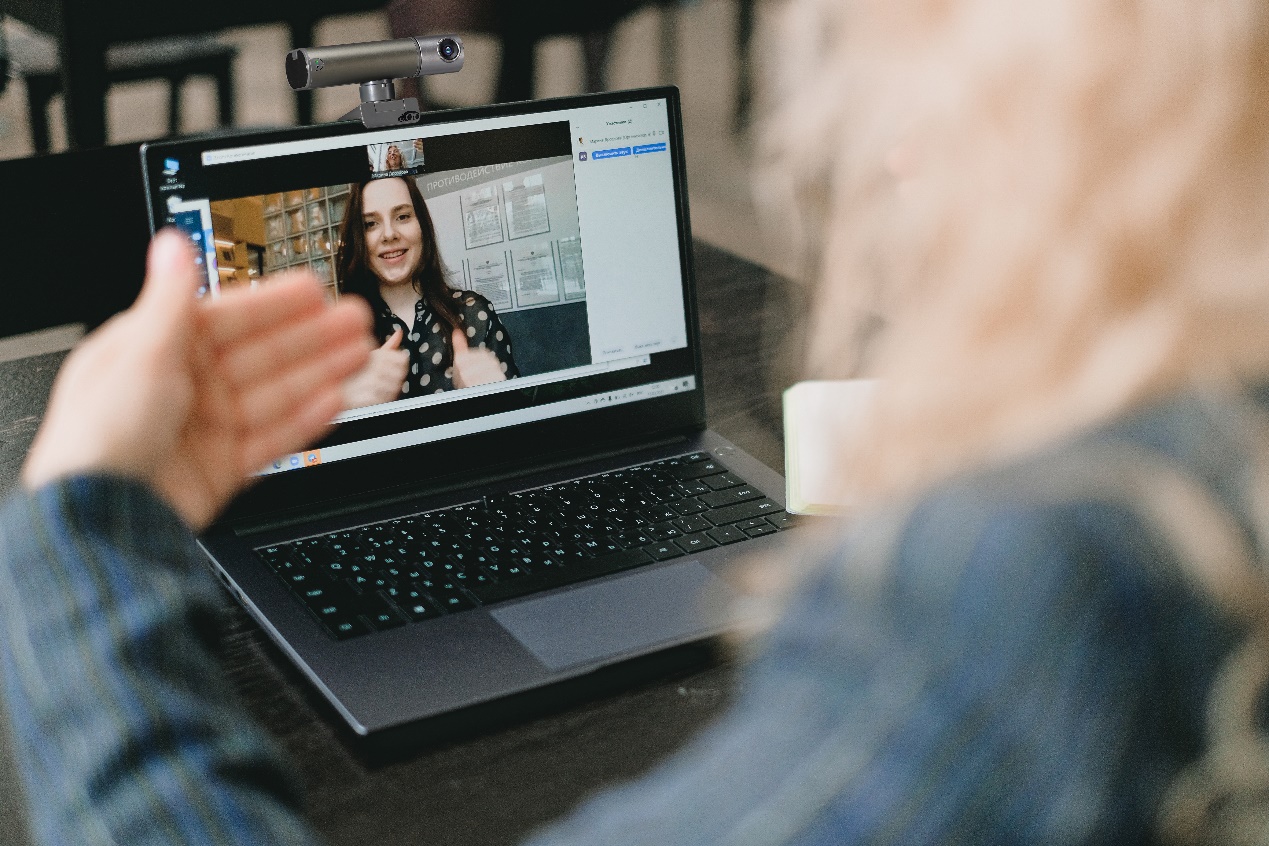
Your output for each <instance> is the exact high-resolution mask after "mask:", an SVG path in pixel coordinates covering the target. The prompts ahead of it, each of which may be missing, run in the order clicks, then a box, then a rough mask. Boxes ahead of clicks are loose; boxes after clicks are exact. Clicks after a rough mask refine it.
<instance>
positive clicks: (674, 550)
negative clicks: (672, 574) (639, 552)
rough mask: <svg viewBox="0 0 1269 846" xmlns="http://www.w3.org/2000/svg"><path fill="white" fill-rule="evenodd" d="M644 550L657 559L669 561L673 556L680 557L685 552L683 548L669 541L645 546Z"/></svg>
mask: <svg viewBox="0 0 1269 846" xmlns="http://www.w3.org/2000/svg"><path fill="white" fill-rule="evenodd" d="M643 551H644V552H646V553H648V554H649V555H651V556H652V558H653V559H654V560H656V561H667V560H669V559H671V558H678V557H679V556H680V555H682V554H683V550H681V549H679V548H678V547H677V546H675V545H674V544H673V543H669V542H667V543H654V544H650V545H648V546H645V547H644V548H643Z"/></svg>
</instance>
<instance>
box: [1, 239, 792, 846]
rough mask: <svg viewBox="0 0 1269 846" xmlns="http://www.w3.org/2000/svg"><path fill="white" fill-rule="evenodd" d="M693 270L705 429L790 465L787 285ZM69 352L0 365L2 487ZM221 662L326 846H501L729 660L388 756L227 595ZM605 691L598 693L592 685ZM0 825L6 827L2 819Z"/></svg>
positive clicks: (740, 264)
mask: <svg viewBox="0 0 1269 846" xmlns="http://www.w3.org/2000/svg"><path fill="white" fill-rule="evenodd" d="M695 249H696V275H697V287H698V297H699V305H700V315H701V330H702V343H703V351H704V361H705V400H706V408H707V412H708V415H709V419H710V424H711V427H712V428H714V429H715V430H716V431H718V432H719V433H720V434H722V435H723V436H724V437H726V438H728V439H729V440H731V441H732V442H734V443H735V444H737V445H738V446H740V447H741V448H742V449H745V450H747V451H748V452H750V453H751V454H752V455H753V456H755V457H756V458H758V459H759V460H760V461H763V462H764V463H766V464H768V465H770V466H771V467H773V468H776V469H781V468H782V466H783V459H782V446H781V437H780V390H781V387H782V385H781V384H780V383H781V382H783V381H785V379H783V378H781V375H780V374H776V373H773V367H772V364H771V362H779V361H784V360H787V352H786V350H785V349H784V348H783V346H782V345H783V344H784V343H785V333H784V332H783V331H781V327H787V326H789V325H791V321H790V318H792V317H793V315H794V314H795V310H794V309H793V308H792V307H791V306H790V303H791V302H792V300H793V298H794V292H793V291H792V290H791V289H790V286H789V285H788V283H786V282H785V281H784V280H782V279H780V278H778V277H775V276H773V275H772V274H770V273H768V272H766V271H764V270H762V269H761V268H759V267H756V266H755V265H752V264H749V263H748V262H745V261H743V260H741V259H738V258H736V257H735V256H732V255H730V254H728V253H725V252H723V251H720V250H718V249H716V248H713V247H710V246H708V245H706V244H702V243H700V242H698V243H697V244H696V248H695ZM63 357H64V354H62V353H54V354H50V355H44V356H38V357H34V358H27V359H21V360H18V361H13V362H7V363H0V489H2V490H8V488H10V487H11V486H12V485H13V484H14V483H15V482H16V479H17V475H18V471H19V468H20V466H21V462H22V458H23V456H24V455H25V453H26V450H27V448H28V447H29V445H30V442H31V439H32V437H33V436H34V434H35V430H36V427H37V426H38V423H39V419H40V416H41V415H42V413H43V411H44V404H45V401H46V399H47V394H48V391H49V387H50V385H51V383H52V379H53V376H54V374H55V372H56V370H57V367H58V366H59V365H60V363H61V360H62V358H63ZM222 617H223V623H224V639H223V643H222V646H221V663H222V665H223V667H224V668H225V671H226V673H227V675H228V677H229V679H230V682H231V683H232V684H233V686H234V687H235V688H236V689H237V690H238V691H239V693H240V694H241V696H242V697H243V699H244V701H245V702H246V704H247V707H248V708H249V710H250V711H251V712H252V713H253V714H254V715H255V716H256V718H257V719H258V720H260V721H261V722H262V723H263V724H264V725H265V726H266V727H267V729H268V730H269V731H270V732H271V733H272V734H273V735H274V736H275V737H276V738H277V739H278V741H279V742H280V744H281V745H282V746H283V747H284V748H285V749H286V750H287V751H288V752H289V753H290V754H291V756H292V757H293V758H294V759H295V761H296V765H297V775H298V776H299V778H300V779H301V780H302V781H303V782H304V784H305V786H306V788H307V801H308V810H309V813H310V814H311V816H312V819H313V821H314V824H315V825H316V827H317V828H318V830H319V831H320V832H322V833H323V834H324V835H325V836H326V837H327V839H328V840H329V841H330V842H331V843H333V844H372V843H373V844H376V846H390V845H391V844H418V843H423V842H429V843H445V844H468V843H470V844H477V843H479V844H486V846H494V844H509V843H515V842H517V841H518V840H520V839H521V838H522V837H523V836H524V835H525V834H527V833H528V832H530V831H532V830H533V829H535V828H536V827H538V826H540V825H542V824H543V823H545V822H548V821H550V820H552V819H555V818H557V817H559V816H560V815H562V814H564V813H565V812H567V811H568V809H569V808H571V807H573V806H574V805H575V804H576V803H577V802H578V801H579V800H580V799H582V798H583V797H585V796H587V795H589V794H591V793H593V792H594V791H595V790H597V789H599V788H601V787H603V786H605V785H609V784H612V783H614V782H617V781H621V780H624V779H627V778H629V777H631V776H634V775H637V774H639V773H641V772H643V771H645V770H647V769H648V768H649V767H651V766H653V765H654V764H656V763H657V762H658V761H660V760H662V759H664V758H665V756H667V755H668V754H669V753H671V752H672V751H673V750H674V749H676V748H677V747H678V746H679V745H680V744H681V743H682V742H683V741H684V739H686V738H687V737H689V736H691V735H692V734H693V733H695V732H696V731H697V730H699V729H700V728H701V727H702V726H704V725H705V724H706V723H708V722H709V721H710V720H711V719H712V718H714V717H715V716H717V715H718V714H719V712H720V710H721V709H722V708H723V707H724V705H725V704H726V702H727V701H728V699H729V696H730V694H731V690H732V686H733V683H734V679H735V667H734V664H733V663H732V662H731V661H730V660H728V659H726V658H725V657H722V656H721V655H720V654H719V653H713V654H712V657H709V658H707V659H705V660H704V662H703V663H698V664H696V665H694V666H692V667H690V668H688V669H679V670H677V671H674V672H671V673H670V674H669V675H664V674H663V675H660V676H658V677H656V678H655V679H653V680H651V681H648V680H644V681H643V682H641V683H638V684H635V685H634V686H633V687H630V686H626V687H623V688H621V689H619V690H616V691H613V690H608V691H607V692H603V691H602V690H600V691H599V692H596V691H595V690H592V691H590V692H589V693H586V694H578V695H575V696H573V697H572V698H571V699H570V701H569V704H568V705H566V706H561V707H560V708H558V709H555V710H551V711H548V712H546V713H543V714H539V715H537V716H535V717H530V718H525V719H521V720H511V721H508V722H504V723H502V724H500V725H497V726H492V727H486V728H484V729H479V730H475V731H468V732H465V733H464V735H463V736H462V737H461V739H455V740H451V741H450V742H448V743H444V744H439V745H438V744H436V743H432V744H430V745H417V744H416V745H412V746H409V745H407V746H404V747H402V748H401V749H399V750H396V753H395V754H394V756H393V758H392V760H390V761H389V760H388V759H385V758H383V757H380V756H379V755H377V754H376V755H369V754H367V753H366V751H365V750H364V749H361V748H359V747H358V746H356V745H355V744H353V743H351V742H350V741H349V739H348V738H346V737H345V736H344V735H343V734H342V733H341V732H340V731H339V730H337V728H336V727H335V724H334V722H333V721H332V720H331V718H330V717H329V715H328V713H327V712H326V711H325V710H324V706H323V705H322V704H321V703H320V702H318V701H317V698H316V696H315V694H313V693H312V692H311V691H310V689H309V688H308V687H307V686H306V685H305V684H304V683H303V682H302V681H301V680H300V679H298V678H297V677H296V675H295V674H294V672H293V671H292V670H291V669H290V668H289V666H288V665H286V663H285V661H284V659H282V658H281V657H280V655H279V653H278V652H277V651H276V649H275V648H274V647H273V646H272V644H271V642H270V641H269V640H268V639H267V637H266V636H265V635H264V634H263V633H262V631H261V630H260V629H259V627H258V626H257V625H256V624H255V623H254V622H253V621H251V620H250V619H249V618H248V617H247V615H246V614H245V613H244V612H243V611H242V610H241V609H240V608H239V607H238V606H236V605H235V604H233V603H232V602H231V601H230V600H229V599H228V598H227V597H226V600H225V605H224V612H223V615H222ZM597 690H598V689H597ZM14 794H15V789H14V784H13V774H12V768H11V764H10V760H9V756H8V750H7V748H0V842H2V843H6V844H7V843H11V842H12V843H15V844H16V843H21V842H22V840H21V839H19V837H18V835H19V833H18V832H17V831H15V830H14V828H15V822H14V821H15V820H16V819H18V815H17V814H15V813H13V810H14V809H13V808H12V807H10V803H11V802H12V801H13V797H14ZM6 821H7V822H6Z"/></svg>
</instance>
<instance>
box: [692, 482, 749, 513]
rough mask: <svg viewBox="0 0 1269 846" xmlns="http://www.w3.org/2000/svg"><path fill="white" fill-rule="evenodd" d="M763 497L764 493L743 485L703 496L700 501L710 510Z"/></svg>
mask: <svg viewBox="0 0 1269 846" xmlns="http://www.w3.org/2000/svg"><path fill="white" fill-rule="evenodd" d="M761 496H762V491H760V490H758V489H757V488H755V487H753V486H752V485H741V486H740V487H738V488H728V489H727V490H725V491H714V492H713V493H707V494H702V495H701V496H700V497H698V499H700V501H701V502H703V503H705V504H706V505H708V506H709V507H710V508H722V507H724V506H727V505H732V504H734V503H737V502H744V501H745V500H747V499H758V498H759V497H761Z"/></svg>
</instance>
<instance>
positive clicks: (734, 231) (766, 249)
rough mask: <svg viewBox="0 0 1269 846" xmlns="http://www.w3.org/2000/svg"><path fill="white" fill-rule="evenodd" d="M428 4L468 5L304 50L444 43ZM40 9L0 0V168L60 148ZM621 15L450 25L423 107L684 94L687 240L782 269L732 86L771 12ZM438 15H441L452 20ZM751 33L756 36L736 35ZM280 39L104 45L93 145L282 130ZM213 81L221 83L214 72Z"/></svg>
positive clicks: (324, 104)
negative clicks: (459, 55)
mask: <svg viewBox="0 0 1269 846" xmlns="http://www.w3.org/2000/svg"><path fill="white" fill-rule="evenodd" d="M429 2H432V3H435V4H436V5H437V6H440V7H448V6H464V5H466V4H465V3H464V2H463V0H439V2H438V0H393V2H392V3H390V4H388V6H387V7H385V8H383V9H376V10H374V11H367V12H361V13H357V14H346V15H338V16H334V17H324V18H320V19H317V20H315V21H313V22H312V24H311V26H312V29H311V32H312V41H311V44H314V45H319V44H340V43H349V42H358V41H374V40H378V39H384V38H390V37H392V33H393V27H394V26H395V27H396V28H397V30H398V32H399V31H400V30H401V28H402V27H403V26H405V27H413V26H421V27H422V29H421V30H420V31H419V32H418V33H416V34H423V33H424V32H425V31H428V30H429V29H430V31H432V32H437V31H449V30H450V28H449V27H431V28H428V27H426V25H425V24H422V23H420V21H426V20H430V19H431V17H430V16H431V15H432V14H433V12H432V11H431V10H430V9H423V8H420V7H421V6H422V7H426V6H428V5H429ZM49 5H50V4H47V3H34V2H33V1H32V0H3V2H0V10H4V11H5V12H6V13H7V14H6V15H5V17H4V19H3V36H4V49H3V55H4V56H5V57H6V58H7V65H8V70H7V74H8V84H7V86H6V87H5V90H4V92H3V94H0V159H13V158H20V157H27V156H31V155H33V154H35V153H36V151H37V149H39V148H41V147H46V148H47V149H49V150H51V151H53V152H57V151H60V150H65V149H67V147H68V144H69V140H68V134H69V132H70V129H69V127H68V125H67V119H66V110H65V108H64V103H63V95H62V94H61V93H60V91H61V85H62V79H61V76H60V70H59V66H58V47H57V44H58V40H57V38H58V36H57V34H56V33H57V31H58V27H57V25H56V23H50V22H48V21H47V20H42V18H41V16H42V15H44V14H45V11H46V9H47V8H48V7H49ZM509 5H510V6H511V7H514V8H515V9H516V12H515V13H514V14H515V15H517V16H522V17H523V18H524V21H537V20H541V19H542V18H541V17H540V16H537V15H536V14H535V7H545V8H549V7H551V6H552V4H550V3H542V4H534V3H532V2H521V3H519V4H514V3H513V4H509ZM567 5H568V4H567V3H564V4H559V6H558V7H556V8H562V7H563V6H567ZM620 5H621V4H620V3H618V4H616V5H614V6H613V7H612V8H613V9H617V8H618V7H619V6H620ZM627 5H628V8H625V7H622V8H621V9H620V11H610V12H607V13H601V14H606V17H607V18H608V19H607V20H604V21H603V22H602V25H601V24H597V23H582V24H581V25H580V26H578V27H576V28H580V29H590V33H589V34H581V33H572V32H565V31H564V30H567V29H570V28H573V27H570V26H569V25H568V24H567V22H566V23H565V25H562V26H546V27H544V29H545V30H546V31H544V32H540V33H533V34H532V37H529V38H517V37H509V36H508V32H510V33H512V35H513V36H514V34H515V33H518V32H522V31H523V27H524V23H523V22H516V21H504V22H503V23H502V24H500V25H499V26H496V27H486V26H485V22H483V21H481V20H478V19H474V18H473V19H470V20H469V19H467V18H464V17H463V15H462V14H459V16H458V17H459V19H461V20H462V21H463V22H464V23H467V24H469V25H470V26H471V27H472V28H469V29H464V28H463V27H454V28H453V29H455V30H457V32H458V33H459V34H460V35H462V36H463V40H464V44H465V47H466V56H467V58H466V65H465V67H464V69H463V70H462V72H461V73H458V74H453V75H449V76H441V77H432V78H430V79H428V80H426V82H425V84H424V91H423V92H422V93H423V96H424V98H425V99H426V100H427V101H429V102H431V103H434V104H439V105H442V106H466V105H477V104H482V103H488V102H493V101H495V100H496V99H499V98H500V97H501V99H509V98H511V99H518V98H522V97H526V96H533V97H538V98H541V97H554V96H563V95H569V94H575V93H579V92H581V91H584V90H588V89H595V88H609V89H611V88H633V87H642V86H648V85H658V84H662V83H672V84H675V85H677V86H678V87H679V88H680V89H681V91H682V100H683V112H684V125H685V144H686V150H687V165H688V184H689V188H690V202H691V210H692V223H693V231H694V234H695V235H696V236H697V237H698V238H700V239H702V240H704V241H707V242H709V243H711V244H713V245H715V246H718V247H721V248H723V249H725V250H728V251H730V252H732V253H734V254H736V255H739V256H741V257H743V258H745V259H748V260H749V261H752V262H754V263H755V264H758V265H761V266H763V267H766V268H768V269H770V270H773V271H775V272H777V273H789V272H791V267H792V259H791V257H790V256H786V255H783V254H782V253H781V251H780V249H779V247H778V245H775V244H773V243H771V241H770V240H767V239H764V238H763V236H762V234H761V232H760V231H759V225H758V219H757V216H756V215H755V212H754V205H753V199H752V196H751V178H750V176H751V174H750V162H751V149H752V143H751V137H750V133H749V129H748V127H749V124H750V118H751V117H752V115H751V110H750V109H749V107H748V98H747V96H746V86H747V85H748V84H749V83H750V82H751V81H752V80H753V74H752V72H751V70H750V64H751V63H750V62H749V61H748V57H749V56H751V55H753V54H754V53H755V52H756V51H757V50H758V49H760V44H761V32H762V30H763V26H764V21H766V20H767V18H768V16H769V15H770V14H771V13H772V10H773V6H774V4H773V3H772V2H770V0H768V2H765V3H764V2H754V0H686V2H676V0H662V2H653V3H646V4H645V3H639V2H629V1H628V2H627ZM24 6H26V7H27V8H23V7H24ZM440 11H441V12H443V13H444V14H443V15H442V17H443V16H444V15H452V13H453V11H454V10H453V9H441V10H440ZM171 14H173V15H180V14H181V10H180V9H179V8H177V7H171ZM504 18H505V14H504ZM574 23H579V22H577V21H574ZM41 25H43V26H44V27H45V28H44V29H41V28H40V26H41ZM601 26H602V28H601ZM508 27H510V29H508ZM489 29H494V30H497V29H501V31H500V32H499V31H487V30H489ZM47 30H53V34H50V33H49V32H48V31H47ZM482 30H485V31H482ZM551 30H555V31H551ZM751 32H752V33H756V34H754V35H752V37H750V36H749V33H751ZM292 37H293V30H292V29H290V28H288V26H287V25H286V24H285V23H275V24H263V25H258V26H248V27H239V28H233V29H224V30H220V31H216V32H212V33H202V34H198V35H195V36H189V35H186V36H183V37H182V38H177V39H175V40H171V39H169V41H168V42H166V43H165V42H163V41H162V39H160V40H159V41H155V42H146V43H141V44H139V45H129V44H122V45H117V44H116V45H112V46H111V47H110V48H109V52H108V53H107V54H106V64H107V67H108V68H109V74H108V75H109V76H110V77H111V80H110V85H109V88H108V90H107V93H106V99H105V102H106V115H105V118H106V119H105V126H106V132H105V137H106V140H107V142H108V143H121V142H128V141H139V140H147V139H153V138H159V137H163V136H165V135H168V134H169V128H170V129H171V131H172V132H174V133H176V134H188V133H196V132H202V131H207V130H211V129H214V128H216V127H217V126H218V123H219V120H220V117H221V115H225V116H226V117H227V120H228V122H229V123H231V124H232V125H235V126H240V127H248V126H287V125H292V124H294V123H296V122H297V119H298V114H299V108H298V107H297V102H296V98H295V96H294V95H293V94H292V92H291V91H290V89H289V88H288V87H287V85H286V80H285V77H284V75H283V58H284V56H285V54H286V52H287V51H288V50H289V49H291V48H292V47H293V46H308V45H302V44H294V45H293V44H292V43H291V41H292ZM81 52H82V51H81ZM504 58H505V61H506V64H505V65H504ZM195 59H199V60H200V61H201V62H202V63H201V64H200V63H199V62H198V61H195ZM217 61H219V62H221V66H222V67H221V70H220V71H217V70H216V68H217V65H216V64H215V63H216V62H217ZM173 68H175V69H176V71H177V72H180V73H184V72H185V71H191V72H190V73H189V74H188V75H185V76H184V79H183V81H180V82H179V83H178V84H177V85H176V87H175V91H174V90H173V86H172V85H171V84H170V82H169V79H165V78H162V75H163V74H164V73H169V74H170V73H171V72H172V69H173ZM500 69H503V71H502V73H501V74H500ZM217 72H219V73H220V78H219V79H218V78H217V76H215V75H213V74H215V73H217ZM169 78H170V75H169ZM508 95H511V96H510V97H508ZM225 100H227V101H228V102H225ZM356 104H357V91H356V89H355V88H354V87H344V88H336V89H327V90H322V91H318V92H316V95H315V97H314V98H313V100H312V105H311V108H312V117H313V119H314V120H316V121H329V120H333V119H336V118H338V117H339V116H340V115H342V114H344V113H345V112H347V111H348V110H349V109H351V108H353V107H354V106H355V105H356ZM169 115H170V117H169ZM169 120H170V121H171V126H170V127H169ZM41 123H44V124H45V125H41Z"/></svg>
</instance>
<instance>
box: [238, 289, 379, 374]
mask: <svg viewBox="0 0 1269 846" xmlns="http://www.w3.org/2000/svg"><path fill="white" fill-rule="evenodd" d="M350 342H356V343H358V344H359V345H360V346H363V347H364V348H365V349H366V351H367V352H369V350H370V348H371V343H372V342H371V338H370V334H369V332H368V330H367V326H366V317H365V308H364V306H362V305H361V304H360V303H355V302H340V303H339V304H338V305H335V306H331V307H328V308H327V307H323V308H320V309H318V310H316V311H309V312H305V313H302V314H299V315H295V316H292V317H291V318H290V319H289V320H288V321H286V322H283V323H279V324H277V325H276V326H273V327H271V328H265V329H261V330H260V331H258V332H256V333H255V334H254V335H251V336H247V337H245V338H243V339H241V340H240V341H239V342H238V343H236V344H234V345H233V346H231V347H229V348H228V349H226V350H225V351H224V353H223V354H222V357H221V365H222V367H223V368H224V373H225V374H226V376H227V378H229V379H231V380H232V381H233V382H234V383H235V384H238V385H242V386H245V385H248V384H250V383H252V382H255V381H258V380H261V379H268V378H270V374H273V373H278V372H281V371H285V370H286V369H287V368H290V367H292V366H294V365H295V364H297V363H299V362H302V361H305V360H308V359H311V358H313V357H315V356H320V355H322V353H323V351H325V350H328V349H330V348H332V347H337V346H340V345H342V344H346V343H350Z"/></svg>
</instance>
